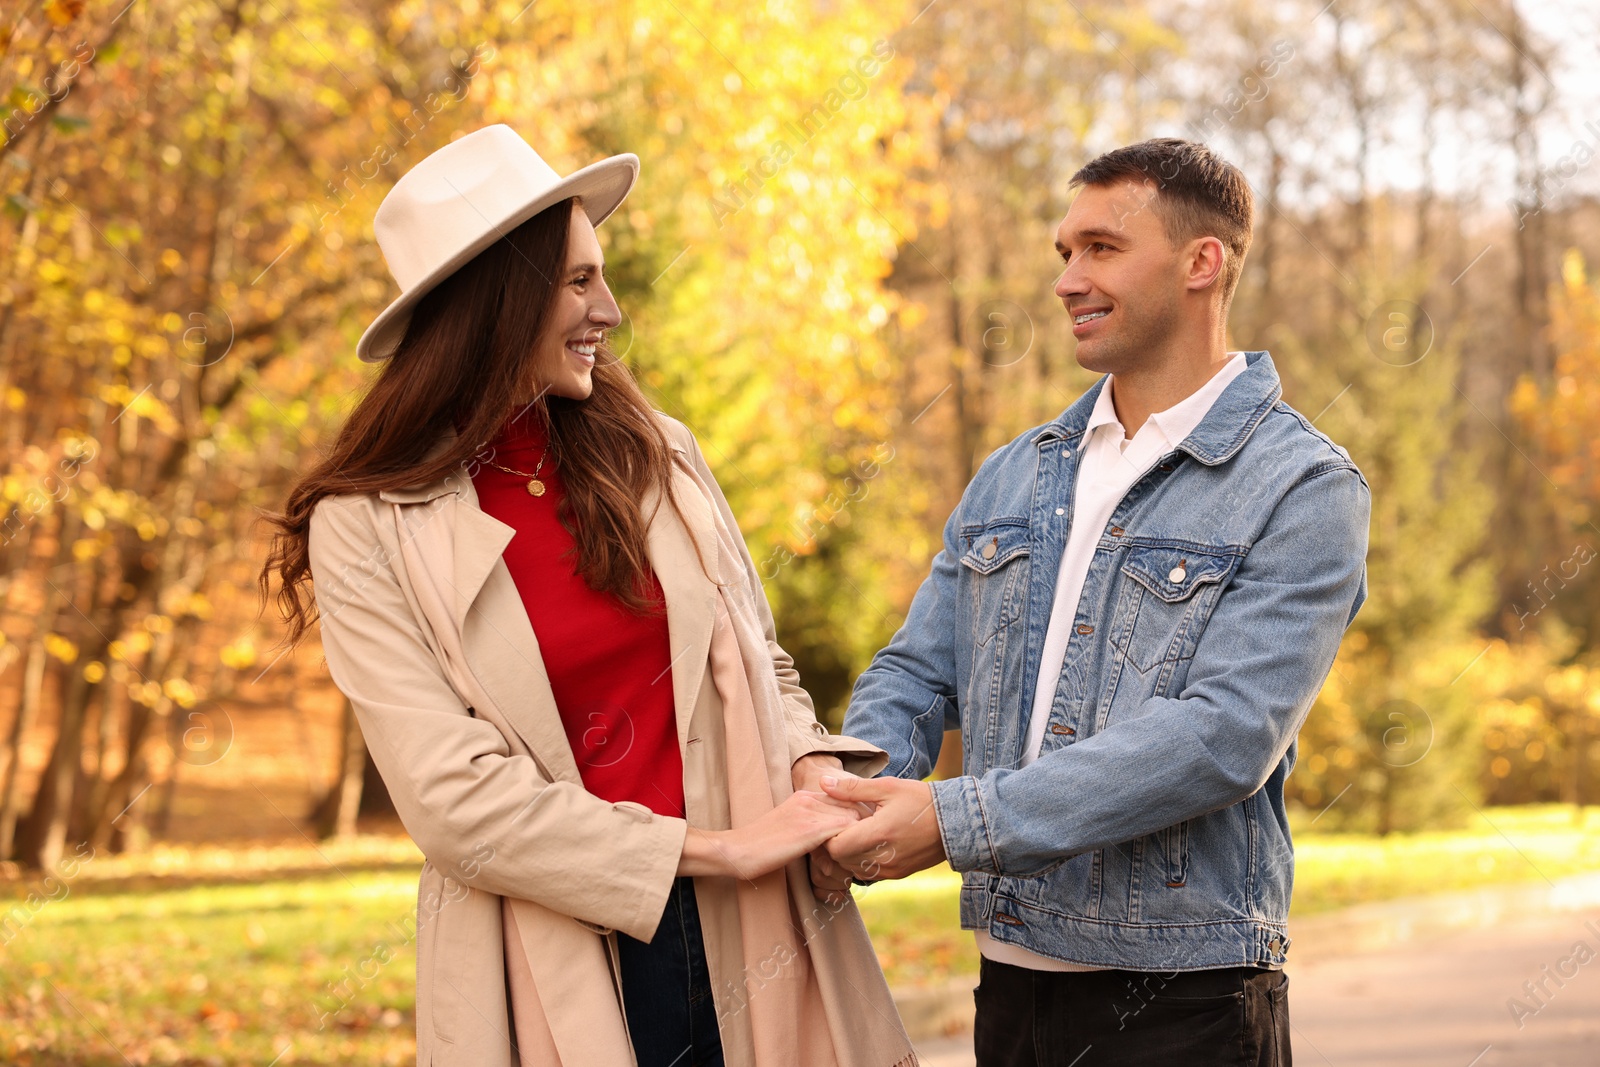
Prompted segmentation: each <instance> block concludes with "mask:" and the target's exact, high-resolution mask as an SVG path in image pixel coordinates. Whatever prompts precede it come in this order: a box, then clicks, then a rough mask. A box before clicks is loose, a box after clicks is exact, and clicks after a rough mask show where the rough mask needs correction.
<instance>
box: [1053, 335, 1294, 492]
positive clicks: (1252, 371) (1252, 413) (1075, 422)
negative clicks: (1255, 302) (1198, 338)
mask: <svg viewBox="0 0 1600 1067" xmlns="http://www.w3.org/2000/svg"><path fill="white" fill-rule="evenodd" d="M1244 359H1245V369H1244V370H1243V371H1242V372H1241V373H1240V374H1239V376H1238V377H1236V378H1234V380H1233V381H1231V382H1229V383H1228V387H1227V388H1226V389H1224V390H1223V391H1222V395H1221V396H1219V397H1217V399H1216V402H1215V403H1214V404H1212V405H1211V410H1210V411H1208V412H1206V415H1205V418H1203V419H1201V420H1200V423H1199V425H1197V426H1196V427H1195V428H1194V429H1193V430H1192V431H1190V433H1189V436H1188V437H1185V438H1184V439H1183V440H1182V441H1181V442H1179V443H1178V445H1177V450H1178V451H1179V452H1187V453H1188V454H1189V455H1191V456H1193V457H1194V458H1195V459H1197V460H1199V461H1200V462H1201V463H1204V464H1205V465H1206V466H1208V467H1212V466H1216V465H1217V464H1218V463H1222V462H1224V461H1226V460H1228V459H1231V458H1233V456H1234V454H1235V453H1236V452H1238V451H1239V449H1241V448H1243V447H1244V443H1245V441H1247V440H1249V438H1250V435H1251V434H1252V433H1253V432H1255V428H1256V427H1257V426H1259V425H1260V424H1261V420H1262V419H1264V418H1266V416H1267V412H1269V411H1271V410H1272V405H1273V404H1275V403H1277V402H1278V398H1279V397H1280V396H1282V395H1283V385H1282V383H1281V382H1280V381H1279V380H1278V369H1277V368H1276V367H1274V366H1273V364H1272V357H1271V356H1270V355H1268V354H1267V353H1266V352H1265V351H1253V352H1246V353H1245V354H1244ZM1110 377H1111V376H1110V375H1109V374H1106V375H1102V376H1101V377H1100V380H1099V381H1097V382H1095V383H1094V384H1093V385H1091V386H1090V387H1089V388H1088V389H1087V390H1086V391H1085V392H1084V394H1083V395H1082V396H1080V397H1079V398H1078V399H1077V400H1075V401H1073V402H1072V405H1071V406H1070V407H1068V408H1067V410H1065V411H1063V412H1062V413H1061V414H1060V415H1058V416H1056V418H1055V419H1054V420H1052V421H1051V422H1049V423H1046V424H1045V426H1044V427H1043V428H1042V429H1040V430H1039V432H1038V433H1036V434H1034V435H1033V442H1034V443H1035V444H1038V443H1039V442H1042V441H1046V440H1059V441H1076V440H1077V439H1078V438H1079V437H1081V436H1083V434H1084V432H1085V431H1086V429H1087V428H1088V425H1089V420H1090V417H1091V416H1092V415H1093V414H1094V411H1095V404H1096V402H1097V401H1098V400H1099V399H1100V393H1101V391H1102V390H1104V389H1105V387H1106V382H1107V381H1108V380H1109V379H1110Z"/></svg>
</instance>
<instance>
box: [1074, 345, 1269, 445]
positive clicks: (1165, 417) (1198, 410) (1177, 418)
mask: <svg viewBox="0 0 1600 1067" xmlns="http://www.w3.org/2000/svg"><path fill="white" fill-rule="evenodd" d="M1244 369H1245V354H1244V353H1243V352H1235V353H1234V354H1233V358H1231V359H1229V360H1228V362H1226V363H1224V364H1223V365H1222V366H1221V367H1220V368H1219V369H1218V370H1217V372H1216V373H1215V374H1213V375H1212V376H1211V377H1210V378H1208V379H1206V382H1205V384H1204V385H1202V386H1200V388H1198V389H1196V390H1195V391H1194V392H1192V393H1190V394H1189V395H1188V396H1186V397H1184V398H1183V399H1182V400H1180V401H1178V402H1177V403H1176V404H1174V405H1172V406H1171V407H1169V408H1167V409H1166V410H1165V411H1157V412H1155V413H1154V414H1152V415H1151V416H1150V422H1151V423H1153V424H1154V426H1155V429H1156V431H1157V432H1158V433H1160V435H1161V436H1162V437H1163V438H1165V439H1166V442H1167V446H1168V447H1169V448H1176V447H1177V446H1178V444H1179V443H1180V442H1182V441H1183V439H1184V438H1186V437H1188V436H1189V434H1191V433H1193V432H1194V428H1195V427H1196V426H1198V425H1200V420H1201V419H1203V418H1205V416H1206V412H1208V411H1210V410H1211V405H1212V404H1214V403H1216V400H1217V397H1219V396H1221V395H1222V391H1223V390H1224V389H1226V388H1227V387H1228V383H1229V382H1231V381H1233V380H1234V379H1235V378H1237V377H1238V376H1239V375H1240V373H1242V372H1243V371H1244ZM1115 380H1116V379H1115V377H1114V376H1107V378H1106V384H1105V388H1103V389H1101V390H1100V395H1099V396H1098V397H1096V398H1095V403H1094V409H1093V410H1092V411H1090V412H1089V421H1088V423H1087V424H1086V425H1085V426H1084V428H1083V430H1084V433H1085V434H1086V435H1087V434H1091V433H1093V432H1094V430H1095V428H1096V427H1098V426H1106V425H1111V426H1116V427H1118V428H1119V429H1122V430H1123V435H1124V436H1126V434H1127V430H1126V428H1125V427H1123V426H1122V423H1121V421H1120V420H1118V418H1117V409H1116V407H1115V406H1114V405H1113V404H1112V402H1111V390H1112V388H1113V386H1114V384H1115ZM1141 429H1142V427H1141Z"/></svg>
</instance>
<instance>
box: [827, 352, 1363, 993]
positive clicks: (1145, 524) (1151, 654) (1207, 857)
mask: <svg viewBox="0 0 1600 1067" xmlns="http://www.w3.org/2000/svg"><path fill="white" fill-rule="evenodd" d="M1246 363H1247V366H1246V369H1245V370H1244V371H1243V372H1242V373H1241V374H1240V375H1239V376H1238V377H1237V378H1235V379H1234V380H1233V381H1232V382H1230V383H1229V384H1228V386H1227V388H1226V389H1225V390H1223V392H1222V394H1221V395H1220V396H1219V397H1218V398H1217V400H1216V402H1215V403H1214V404H1213V405H1212V407H1211V409H1210V410H1209V411H1208V412H1207V413H1206V415H1205V417H1204V418H1203V419H1202V420H1201V421H1200V423H1199V425H1198V426H1196V428H1195V429H1194V431H1193V432H1192V433H1191V434H1190V435H1189V436H1188V437H1187V438H1185V439H1184V441H1183V442H1182V443H1181V444H1179V445H1178V447H1177V448H1176V449H1174V450H1173V451H1171V452H1169V453H1167V454H1166V455H1165V456H1163V457H1161V458H1160V459H1159V460H1158V461H1157V462H1156V464H1155V465H1154V466H1153V467H1152V468H1151V469H1150V470H1149V471H1148V472H1147V473H1146V474H1145V475H1144V476H1143V477H1142V478H1140V479H1139V480H1138V481H1137V482H1135V483H1134V484H1133V486H1132V487H1131V488H1130V489H1129V490H1128V492H1127V495H1126V496H1125V497H1123V499H1122V501H1121V502H1120V503H1119V504H1118V505H1117V507H1116V510H1115V511H1114V512H1113V513H1112V515H1111V519H1110V521H1109V522H1108V523H1107V525H1106V528H1105V530H1104V531H1102V532H1101V535H1100V539H1099V543H1098V544H1097V545H1096V547H1095V554H1094V559H1093V562H1092V563H1091V564H1090V567H1089V573H1088V576H1087V577H1086V579H1085V580H1084V585H1083V592H1082V595H1081V597H1080V599H1079V602H1078V609H1077V614H1076V617H1075V618H1074V619H1073V620H1072V622H1073V632H1072V637H1071V641H1070V643H1069V645H1068V647H1067V653H1066V660H1065V662H1064V664H1063V665H1062V670H1061V676H1060V681H1059V683H1058V684H1057V687H1056V691H1055V697H1054V702H1053V704H1052V706H1051V709H1050V718H1049V722H1048V726H1047V728H1046V730H1045V734H1044V741H1043V747H1042V748H1041V750H1040V754H1039V758H1038V759H1037V760H1035V761H1034V762H1032V763H1031V764H1029V765H1028V766H1027V767H1021V766H1020V765H1021V759H1022V755H1023V751H1022V749H1023V743H1024V738H1025V735H1026V733H1027V729H1028V720H1029V717H1030V714H1031V711H1032V700H1033V693H1034V688H1035V685H1034V681H1035V679H1036V678H1037V677H1038V672H1039V660H1040V650H1041V648H1042V647H1043V645H1044V638H1045V629H1046V627H1047V626H1048V624H1049V621H1050V610H1051V606H1052V604H1053V601H1054V593H1055V585H1056V572H1057V570H1058V568H1059V566H1060V563H1061V557H1062V552H1063V549H1064V548H1065V546H1066V541H1067V531H1068V529H1069V528H1070V525H1071V522H1072V499H1073V485H1074V479H1075V477H1076V475H1077V471H1078V463H1079V457H1080V448H1079V445H1080V444H1081V443H1082V442H1083V439H1084V426H1085V424H1086V423H1087V422H1088V419H1089V415H1090V412H1091V411H1092V410H1093V408H1094V404H1095V400H1096V398H1097V397H1098V396H1099V394H1100V390H1101V389H1102V388H1103V387H1104V384H1105V379H1104V378H1102V379H1101V380H1100V381H1099V382H1098V383H1096V384H1095V385H1094V386H1093V387H1092V388H1090V389H1089V391H1088V392H1086V393H1085V394H1084V395H1083V396H1082V397H1080V398H1079V399H1078V401H1077V402H1076V403H1074V404H1073V405H1072V406H1071V407H1069V408H1068V409H1067V410H1066V411H1065V412H1063V413H1062V414H1061V415H1060V416H1058V417H1057V418H1056V419H1055V420H1054V421H1052V422H1049V423H1046V424H1045V425H1043V426H1039V427H1036V428H1034V429H1032V430H1030V431H1028V432H1027V433H1025V434H1023V435H1022V436H1020V437H1018V438H1016V439H1015V440H1013V441H1012V442H1010V443H1009V444H1007V445H1005V446H1003V447H1002V448H1000V449H998V450H996V451H995V452H994V453H993V454H992V455H990V456H989V457H988V459H986V460H985V461H984V463H983V465H982V466H981V467H980V468H979V470H978V473H977V474H976V475H975V476H974V477H973V479H972V482H971V484H970V485H968V486H967V489H966V491H965V492H964V493H963V494H962V497H961V502H960V504H959V505H957V507H956V509H955V512H954V514H952V515H951V516H950V519H949V521H948V522H947V523H946V524H945V528H944V547H943V550H942V551H940V552H939V554H938V555H937V556H936V557H935V558H934V561H933V566H932V571H931V573H930V574H929V575H928V577H927V578H926V579H925V580H924V581H923V583H922V585H921V587H920V588H919V589H918V590H917V594H916V596H915V598H914V599H913V600H912V602H911V609H910V611H909V613H908V615H907V617H906V621H905V624H904V625H903V626H902V627H901V628H900V630H899V632H897V633H896V634H895V636H894V639H893V640H892V641H891V642H890V644H889V645H888V646H887V647H886V648H884V649H883V650H882V651H880V652H879V653H878V654H877V655H876V656H875V657H874V658H873V661H872V664H871V666H870V667H868V668H867V670H866V671H865V673H863V674H862V675H861V677H860V678H859V679H857V681H856V684H855V687H854V690H853V692H852V694H851V702H850V709H849V712H848V714H847V715H846V717H845V722H844V730H845V732H846V733H847V734H849V735H850V736H852V737H857V738H860V739H861V740H864V741H869V742H871V743H872V744H875V745H878V746H879V747H881V748H883V749H884V750H885V751H887V752H888V753H889V764H888V766H887V767H886V768H885V770H884V771H883V772H882V773H883V774H884V775H895V776H898V777H901V778H924V777H926V776H927V775H928V774H929V773H930V772H931V770H932V768H933V764H934V761H935V760H936V759H938V756H939V748H940V743H941V741H942V740H943V734H944V731H945V730H947V729H957V728H959V729H960V731H961V741H962V768H963V774H962V776H961V777H958V778H951V779H948V780H944V781H938V782H934V783H933V787H932V788H933V797H934V812H935V815H936V817H937V820H938V824H939V833H940V835H941V837H942V838H943V842H944V847H945V851H946V853H947V854H948V856H949V858H950V865H951V867H953V868H954V869H955V870H957V871H960V872H962V887H961V925H962V927H963V928H964V929H984V930H987V931H988V932H989V934H990V936H992V937H993V938H995V939H996V940H998V941H1003V942H1009V943H1012V944H1016V945H1019V946H1021V947H1023V948H1025V949H1029V950H1031V951H1033V952H1037V953H1041V954H1043V955H1046V956H1051V957H1054V958H1057V959H1062V960H1070V961H1074V962H1077V963H1082V964H1088V965H1092V966H1100V967H1122V968H1128V969H1133V970H1148V971H1157V970H1159V971H1168V970H1198V969H1203V968H1208V967H1225V966H1237V965H1244V964H1252V965H1257V966H1263V967H1280V966H1282V964H1283V962H1284V959H1285V953H1286V951H1287V949H1288V947H1289V937H1288V934H1287V932H1286V921H1287V918H1288V911H1289V893H1290V888H1291V885H1292V882H1293V877H1294V850H1293V846H1292V844H1291V842H1290V838H1289V826H1288V821H1287V818H1286V816H1285V811H1284V800H1283V783H1284V779H1285V778H1286V777H1287V776H1288V774H1289V771H1290V770H1291V769H1292V768H1293V766H1294V763H1295V755H1296V750H1295V735H1296V734H1297V733H1298V731H1299V729H1300V725H1301V723H1302V722H1303V721H1304V720H1305V716H1306V713H1307V711H1308V710H1309V709H1310V707H1311V704H1312V701H1313V700H1314V699H1315V698H1316V695H1317V691H1318V690H1319V689H1320V688H1321V685H1322V682H1323V680H1324V679H1325V678H1326V677H1327V674H1328V671H1329V669H1330V668H1331V667H1332V665H1333V658H1334V653H1335V652H1336V651H1337V650H1338V647H1339V641H1340V638H1341V636H1342V634H1343V633H1344V631H1345V628H1346V627H1347V626H1348V625H1349V624H1350V621H1351V620H1352V619H1353V618H1354V617H1355V613H1356V611H1357V610H1358V609H1359V608H1360V606H1361V603H1362V601H1364V600H1365V599H1366V552H1367V522H1368V517H1369V514H1370V510H1371V495H1370V491H1369V489H1368V486H1367V483H1366V479H1365V478H1363V477H1362V475H1361V472H1360V471H1359V470H1357V469H1356V466H1355V464H1354V463H1353V462H1351V460H1350V456H1349V454H1348V453H1346V452H1345V450H1344V449H1342V448H1340V447H1339V446H1338V445H1336V444H1334V443H1333V442H1332V441H1331V440H1329V439H1328V437H1326V436H1325V435H1324V434H1322V433H1320V432H1318V431H1317V430H1316V429H1315V428H1313V427H1312V425H1311V423H1310V422H1309V421H1307V420H1306V419H1305V418H1304V417H1303V416H1302V415H1301V414H1300V413H1299V412H1297V411H1295V410H1294V409H1293V408H1291V407H1289V405H1287V404H1285V403H1283V402H1282V401H1281V400H1280V399H1279V397H1280V396H1281V394H1282V391H1283V390H1282V387H1281V385H1280V384H1279V381H1278V375H1277V371H1276V369H1275V368H1274V367H1273V365H1272V359H1271V357H1270V356H1269V355H1268V354H1267V353H1266V352H1248V353H1246ZM1058 508H1061V509H1065V513H1064V514H1062V515H1058V514H1057V509H1058ZM1019 768H1020V769H1019Z"/></svg>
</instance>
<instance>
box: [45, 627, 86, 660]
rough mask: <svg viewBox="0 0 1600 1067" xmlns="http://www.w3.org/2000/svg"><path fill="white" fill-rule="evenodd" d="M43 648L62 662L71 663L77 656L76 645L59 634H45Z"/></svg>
mask: <svg viewBox="0 0 1600 1067" xmlns="http://www.w3.org/2000/svg"><path fill="white" fill-rule="evenodd" d="M44 650H45V651H46V652H48V653H49V654H50V655H52V656H54V657H55V658H56V659H58V660H60V661H61V662H62V663H71V662H73V661H74V660H76V659H77V658H78V646H77V645H76V644H75V643H73V642H72V641H70V640H68V639H67V638H65V637H62V636H61V635H60V634H45V635H44Z"/></svg>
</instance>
